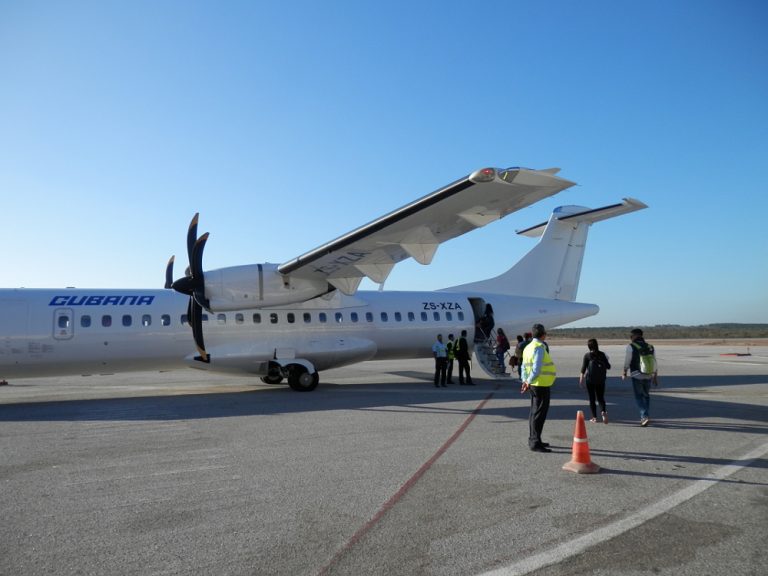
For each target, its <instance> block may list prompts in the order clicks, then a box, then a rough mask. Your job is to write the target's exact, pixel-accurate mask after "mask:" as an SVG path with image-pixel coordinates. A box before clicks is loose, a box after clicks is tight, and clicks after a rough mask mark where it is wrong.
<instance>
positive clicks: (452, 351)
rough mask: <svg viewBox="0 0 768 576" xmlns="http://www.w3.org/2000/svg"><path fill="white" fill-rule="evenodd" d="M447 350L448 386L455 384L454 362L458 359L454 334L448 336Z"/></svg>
mask: <svg viewBox="0 0 768 576" xmlns="http://www.w3.org/2000/svg"><path fill="white" fill-rule="evenodd" d="M445 349H446V350H447V351H448V384H453V360H454V358H456V341H455V340H454V339H453V334H448V342H446V343H445Z"/></svg>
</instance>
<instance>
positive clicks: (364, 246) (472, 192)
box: [277, 168, 575, 294]
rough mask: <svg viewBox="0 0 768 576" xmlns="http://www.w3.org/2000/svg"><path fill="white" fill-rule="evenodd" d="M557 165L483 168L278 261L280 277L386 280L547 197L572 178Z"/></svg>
mask: <svg viewBox="0 0 768 576" xmlns="http://www.w3.org/2000/svg"><path fill="white" fill-rule="evenodd" d="M557 172H558V169H557V168H550V169H547V170H531V169H528V168H506V169H499V168H484V169H482V170H478V171H476V172H473V173H472V174H470V175H469V176H466V177H464V178H461V179H460V180H457V181H456V182H453V183H452V184H449V185H448V186H446V187H444V188H441V189H440V190H437V191H435V192H432V193H431V194H428V195H426V196H424V197H423V198H419V199H418V200H416V201H414V202H411V203H410V204H407V205H406V206H403V207H401V208H398V209H397V210H395V211H393V212H390V213H389V214H387V215H385V216H382V217H381V218H378V219H376V220H374V221H372V222H369V223H368V224H366V225H364V226H361V227H360V228H357V229H356V230H352V231H351V232H349V233H347V234H345V235H343V236H340V237H338V238H336V239H335V240H332V241H330V242H328V243H326V244H323V245H322V246H320V247H318V248H315V249H314V250H311V251H309V252H307V253H305V254H302V255H301V256H299V257H298V258H294V259H293V260H290V261H288V262H285V263H283V264H280V265H279V266H278V268H277V269H278V271H279V272H280V273H281V274H283V275H286V276H291V277H295V278H303V279H308V280H326V281H327V282H329V283H330V284H331V285H333V286H334V287H336V288H338V289H339V290H341V291H342V292H343V293H345V294H353V293H354V292H355V291H356V290H357V287H358V286H359V284H360V282H361V281H362V279H363V278H364V277H368V278H370V279H371V280H373V281H374V282H377V283H382V282H384V280H386V278H387V276H389V273H390V272H391V271H392V269H393V268H394V266H395V264H397V263H398V262H401V261H402V260H405V259H406V258H410V257H412V258H414V259H415V260H416V261H417V262H419V263H421V264H429V263H430V262H431V261H432V258H433V257H434V255H435V252H436V251H437V247H438V246H439V245H440V244H441V243H442V242H445V241H446V240H450V239H451V238H456V237H457V236H461V235H462V234H465V233H467V232H469V231H470V230H474V229H475V228H480V227H481V226H485V225H486V224H488V223H490V222H493V221H494V220H499V219H501V218H503V217H504V216H507V215H508V214H511V213H512V212H515V211H516V210H520V209H521V208H525V207H526V206H529V205H531V204H534V203H535V202H538V201H539V200H542V199H543V198H547V197H549V196H552V195H554V194H557V193H558V192H561V191H562V190H565V189H566V188H569V187H571V186H573V185H574V184H575V183H574V182H571V181H569V180H565V179H564V178H560V177H558V176H556V173H557Z"/></svg>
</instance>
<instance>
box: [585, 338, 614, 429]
mask: <svg viewBox="0 0 768 576" xmlns="http://www.w3.org/2000/svg"><path fill="white" fill-rule="evenodd" d="M587 348H589V352H587V353H586V354H584V360H582V362H581V374H580V375H579V386H581V387H582V388H584V384H585V383H586V386H587V393H588V394H589V411H590V412H591V413H592V418H591V419H590V421H591V422H597V406H596V404H595V398H597V403H598V404H600V414H601V416H602V418H603V424H608V412H607V411H606V409H605V380H606V378H607V377H608V370H610V369H611V363H610V362H608V356H606V355H605V353H604V352H602V351H601V350H600V348H599V347H598V345H597V340H595V339H594V338H590V339H589V340H587Z"/></svg>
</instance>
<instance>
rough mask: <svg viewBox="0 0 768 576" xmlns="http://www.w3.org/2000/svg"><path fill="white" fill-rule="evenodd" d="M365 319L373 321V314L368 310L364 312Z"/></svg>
mask: <svg viewBox="0 0 768 576" xmlns="http://www.w3.org/2000/svg"><path fill="white" fill-rule="evenodd" d="M365 321H366V322H373V314H372V313H370V312H366V313H365Z"/></svg>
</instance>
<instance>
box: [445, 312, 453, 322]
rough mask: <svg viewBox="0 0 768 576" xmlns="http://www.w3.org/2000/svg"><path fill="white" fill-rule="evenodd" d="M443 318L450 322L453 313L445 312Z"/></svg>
mask: <svg viewBox="0 0 768 576" xmlns="http://www.w3.org/2000/svg"><path fill="white" fill-rule="evenodd" d="M445 319H446V320H448V321H449V322H450V321H451V320H453V314H452V313H451V312H446V313H445Z"/></svg>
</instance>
